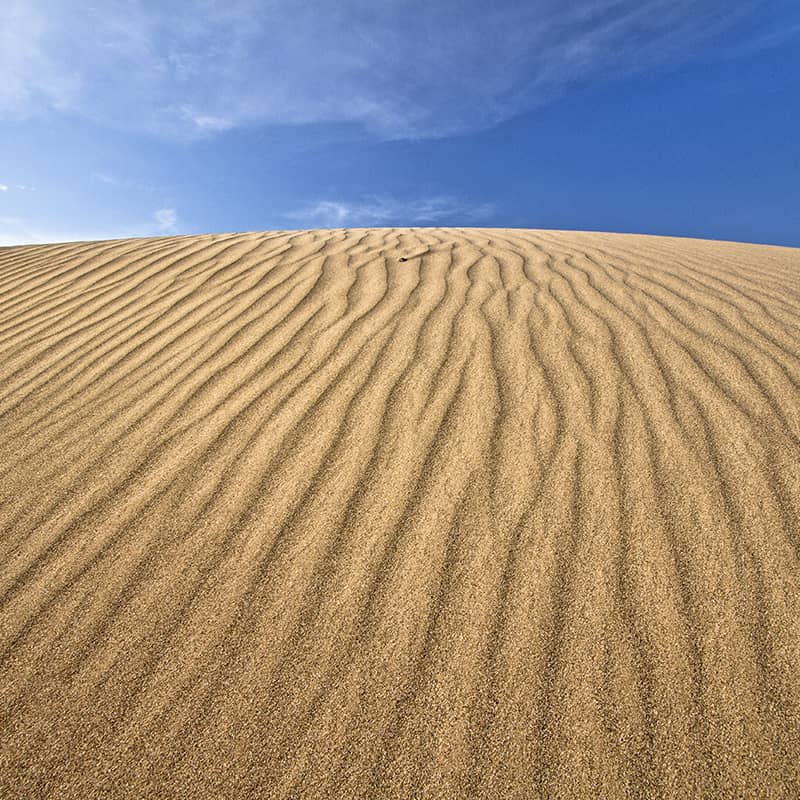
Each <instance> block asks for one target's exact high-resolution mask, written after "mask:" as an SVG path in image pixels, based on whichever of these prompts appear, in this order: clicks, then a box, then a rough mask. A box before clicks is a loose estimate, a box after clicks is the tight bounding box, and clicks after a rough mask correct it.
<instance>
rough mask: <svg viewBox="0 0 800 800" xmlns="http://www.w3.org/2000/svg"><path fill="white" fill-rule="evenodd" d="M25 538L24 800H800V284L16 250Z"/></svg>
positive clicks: (578, 245) (21, 647) (608, 250)
mask: <svg viewBox="0 0 800 800" xmlns="http://www.w3.org/2000/svg"><path fill="white" fill-rule="evenodd" d="M403 259H405V260H403ZM0 504H1V506H0V796H2V797H3V798H12V797H13V798H16V797H20V798H21V797H24V798H39V797H58V798H115V797H126V798H128V797H130V798H149V797H153V798H155V797H172V798H178V797H187V798H194V797H209V798H210V797H231V798H233V797H237V798H238V797H242V798H250V797H285V798H295V797H320V798H325V797H330V798H334V797H336V798H347V797H402V798H410V797H428V798H439V797H442V798H449V797H453V798H466V797H503V798H536V797H542V798H545V797H547V798H550V797H564V798H567V797H586V798H589V797H660V796H663V797H674V798H686V797H748V798H755V797H798V796H800V767H799V766H798V765H800V728H799V727H798V726H799V725H800V667H799V666H798V665H800V561H799V558H800V251H799V250H793V249H788V248H777V247H775V248H773V247H763V246H754V245H739V244H732V243H722V242H704V241H693V240H680V239H665V238H657V237H643V236H624V235H612V234H589V233H568V232H553V231H523V230H474V229H473V230H456V229H391V230H389V229H382V230H347V231H341V230H339V231H309V232H293V233H265V234H237V235H213V236H191V237H178V238H166V239H140V240H127V241H114V242H93V243H78V244H74V243H73V244H58V245H47V246H34V247H19V248H5V249H0Z"/></svg>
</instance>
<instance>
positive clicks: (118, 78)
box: [0, 0, 798, 138]
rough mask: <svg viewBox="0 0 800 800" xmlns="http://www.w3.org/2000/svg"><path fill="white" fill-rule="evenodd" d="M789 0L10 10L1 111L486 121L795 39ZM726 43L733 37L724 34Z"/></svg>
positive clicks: (193, 118) (430, 123) (446, 125)
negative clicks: (621, 80) (614, 78)
mask: <svg viewBox="0 0 800 800" xmlns="http://www.w3.org/2000/svg"><path fill="white" fill-rule="evenodd" d="M776 9H783V10H784V12H786V10H787V9H789V11H790V12H791V6H790V5H789V4H788V3H787V2H786V1H785V0H742V1H741V2H738V3H735V4H729V3H721V2H719V0H575V1H574V2H571V3H564V2H561V0H530V2H526V3H520V2H518V0H495V2H492V3H491V4H485V3H481V2H477V0H475V2H464V1H463V0H439V2H436V3H430V2H428V0H382V2H380V3H366V2H364V0H339V2H336V3H333V2H329V1H328V0H307V1H306V2H303V3H297V2H292V1H291V0H272V2H270V3H263V2H261V0H202V2H196V0H193V1H192V2H189V0H174V2H170V3H161V2H157V0H139V1H138V2H122V0H116V1H114V0H112V1H111V2H106V3H102V4H99V3H94V2H90V1H89V0H69V2H68V0H5V2H4V3H3V4H2V7H1V8H0V115H6V116H26V115H30V114H35V113H39V112H44V111H50V110H53V109H55V110H56V111H59V110H60V111H69V112H70V113H78V114H81V115H83V116H86V117H89V118H92V119H94V120H96V121H100V122H102V123H105V124H111V125H119V126H124V127H137V128H144V129H147V130H149V131H151V132H157V133H161V134H168V135H179V136H202V135H211V134H214V133H219V132H220V131H225V130H227V129H229V128H232V127H235V126H241V125H249V124H285V123H289V124H301V123H316V122H344V123H356V124H359V125H362V126H364V127H365V128H366V129H368V130H370V131H372V132H373V133H375V134H377V135H380V136H382V137H385V138H402V137H412V138H413V137H422V136H439V135H445V134H448V133H455V132H459V131H465V130H471V129H475V128H480V127H486V126H488V125H491V124H493V123H496V122H498V121H500V120H503V119H507V118H509V117H511V116H513V115H515V114H517V113H519V112H521V111H523V110H526V109H530V108H532V107H535V106H536V105H537V104H540V103H542V102H544V101H545V100H547V99H548V98H550V97H551V96H552V95H553V94H554V93H557V92H559V91H560V90H562V89H563V88H564V87H565V86H566V85H568V84H570V83H571V82H574V81H583V80H590V79H591V80H594V79H597V78H599V77H601V76H608V75H612V74H615V73H619V72H625V71H645V70H648V69H651V68H652V67H653V66H654V65H658V64H663V63H668V62H671V63H677V62H680V61H684V60H686V59H689V58H692V57H695V56H696V55H700V56H701V57H702V58H704V59H708V58H713V57H715V56H720V55H726V54H729V53H730V52H732V51H735V50H736V49H737V48H747V47H752V46H754V45H755V46H764V47H766V46H773V45H775V44H778V43H780V41H783V40H785V39H786V37H787V36H793V35H797V29H796V28H793V27H792V24H791V23H792V22H796V21H797V20H796V19H794V17H797V16H798V14H797V11H796V10H795V12H791V13H792V14H793V19H792V20H789V19H787V18H786V13H784V14H783V15H782V16H781V15H780V14H777V13H775V11H776ZM722 34H725V35H724V36H722Z"/></svg>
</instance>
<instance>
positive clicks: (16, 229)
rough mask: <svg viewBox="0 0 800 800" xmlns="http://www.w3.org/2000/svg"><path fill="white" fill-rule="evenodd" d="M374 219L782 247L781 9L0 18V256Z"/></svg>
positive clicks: (794, 115) (264, 8)
mask: <svg viewBox="0 0 800 800" xmlns="http://www.w3.org/2000/svg"><path fill="white" fill-rule="evenodd" d="M371 225H375V226H401V225H442V226H444V225H459V226H513V227H531V228H574V229H584V230H614V231H632V232H641V233H658V234H668V235H679V236H699V237H709V238H723V239H734V240H743V241H756V242H770V243H775V244H788V245H795V246H800V3H797V2H796V0H791V2H789V1H787V0H741V1H740V2H736V3H733V4H731V3H723V2H704V1H703V0H694V1H693V2H688V1H683V0H671V2H666V1H665V0H640V1H639V2H628V0H576V2H571V3H565V2H563V0H559V2H552V1H551V0H529V2H525V3H522V2H516V3H515V2H505V1H504V0H493V2H492V3H489V4H486V3H483V2H471V0H467V1H462V2H455V0H439V1H438V2H437V0H427V2H417V0H404V1H403V2H398V1H396V0H381V2H366V1H363V0H337V1H336V2H334V0H315V1H314V2H303V1H302V0H294V1H293V2H289V1H288V0H270V2H255V1H254V0H225V1H224V2H219V1H218V0H205V1H204V2H202V1H201V2H192V3H189V2H183V1H182V0H174V1H173V2H150V1H149V0H147V1H145V0H139V1H138V2H137V0H126V1H125V2H122V1H121V0H120V1H119V2H114V1H109V2H102V1H101V0H95V1H94V2H82V0H63V1H62V0H5V2H4V3H3V4H2V6H1V7H0V245H2V244H16V243H27V242H44V241H57V240H73V239H84V238H111V237H120V236H148V235H165V234H184V233H205V232H216V231H242V230H266V229H290V228H306V227H343V226H371Z"/></svg>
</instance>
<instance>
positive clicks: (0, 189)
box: [0, 183, 8, 192]
mask: <svg viewBox="0 0 800 800" xmlns="http://www.w3.org/2000/svg"><path fill="white" fill-rule="evenodd" d="M7 191H8V186H6V185H5V184H4V183H0V192H7Z"/></svg>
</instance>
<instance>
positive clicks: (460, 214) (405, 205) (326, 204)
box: [286, 197, 494, 228]
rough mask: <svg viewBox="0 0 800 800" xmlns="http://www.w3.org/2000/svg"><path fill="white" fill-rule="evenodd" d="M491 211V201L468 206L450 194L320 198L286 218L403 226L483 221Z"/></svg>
mask: <svg viewBox="0 0 800 800" xmlns="http://www.w3.org/2000/svg"><path fill="white" fill-rule="evenodd" d="M493 214H494V207H493V206H492V205H491V204H488V203H484V204H481V205H474V206H471V205H469V204H467V203H465V202H463V201H460V200H458V199H456V198H452V197H431V198H427V199H423V200H415V201H402V200H397V199H394V198H388V197H373V198H369V199H366V200H362V201H358V202H351V201H342V200H320V201H318V202H315V203H312V204H310V205H308V206H306V207H304V208H301V209H297V210H295V211H291V212H289V213H287V214H286V218H287V219H291V220H293V221H295V222H296V223H299V224H302V226H303V227H308V228H345V227H371V226H387V225H404V226H406V225H413V224H414V223H419V224H422V223H428V224H430V223H435V222H442V221H443V220H461V221H462V222H464V223H475V222H479V221H486V220H488V219H489V218H491V216H492V215H493Z"/></svg>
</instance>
